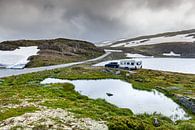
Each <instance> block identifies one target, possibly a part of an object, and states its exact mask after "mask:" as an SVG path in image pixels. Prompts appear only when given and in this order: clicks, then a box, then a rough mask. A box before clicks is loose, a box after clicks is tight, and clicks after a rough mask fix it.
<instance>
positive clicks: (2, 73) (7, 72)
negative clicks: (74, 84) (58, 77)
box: [0, 52, 111, 78]
mask: <svg viewBox="0 0 195 130" xmlns="http://www.w3.org/2000/svg"><path fill="white" fill-rule="evenodd" d="M110 54H111V52H106V53H105V54H104V55H102V56H100V57H97V58H94V59H90V60H85V61H80V62H73V63H67V64H60V65H53V66H45V67H37V68H25V69H0V78H5V77H9V76H14V75H15V76H16V75H21V74H28V73H32V72H40V71H45V70H53V69H57V68H65V67H70V66H73V65H79V64H84V63H87V62H92V61H97V60H101V59H103V58H105V57H106V56H108V55H110Z"/></svg>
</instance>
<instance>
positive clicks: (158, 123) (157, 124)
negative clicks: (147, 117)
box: [153, 118, 160, 127]
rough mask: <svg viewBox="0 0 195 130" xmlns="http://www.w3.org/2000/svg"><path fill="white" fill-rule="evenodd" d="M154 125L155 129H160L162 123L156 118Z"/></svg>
mask: <svg viewBox="0 0 195 130" xmlns="http://www.w3.org/2000/svg"><path fill="white" fill-rule="evenodd" d="M153 125H154V126H155V127H159V126H160V122H159V121H158V119H157V118H154V120H153Z"/></svg>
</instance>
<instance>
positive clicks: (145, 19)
mask: <svg viewBox="0 0 195 130" xmlns="http://www.w3.org/2000/svg"><path fill="white" fill-rule="evenodd" d="M194 12H195V0H0V41H3V40H16V39H47V38H72V39H81V40H87V41H91V42H101V41H110V40H111V41H113V40H117V39H121V38H131V37H135V36H140V35H146V34H155V33H161V32H167V31H177V30H178V31H179V30H186V29H194V28H195V13H194Z"/></svg>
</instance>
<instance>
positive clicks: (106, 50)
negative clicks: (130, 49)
mask: <svg viewBox="0 0 195 130" xmlns="http://www.w3.org/2000/svg"><path fill="white" fill-rule="evenodd" d="M104 51H105V52H123V51H122V50H109V49H105V50H104Z"/></svg>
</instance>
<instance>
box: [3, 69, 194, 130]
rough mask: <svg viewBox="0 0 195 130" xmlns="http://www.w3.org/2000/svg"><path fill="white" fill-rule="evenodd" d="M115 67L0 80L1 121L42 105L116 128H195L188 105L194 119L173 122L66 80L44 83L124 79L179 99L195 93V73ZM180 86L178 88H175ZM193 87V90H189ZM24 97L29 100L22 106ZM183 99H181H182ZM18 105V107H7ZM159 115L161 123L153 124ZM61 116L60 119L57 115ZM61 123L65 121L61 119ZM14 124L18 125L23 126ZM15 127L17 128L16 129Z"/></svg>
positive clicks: (151, 129)
mask: <svg viewBox="0 0 195 130" xmlns="http://www.w3.org/2000/svg"><path fill="white" fill-rule="evenodd" d="M115 71H116V70H115V69H111V71H109V72H108V71H105V68H101V67H89V66H87V65H85V66H84V65H80V66H75V67H71V68H62V69H55V70H50V71H43V72H37V73H31V74H25V75H19V76H12V77H8V78H3V79H1V80H0V89H1V93H0V107H1V109H0V110H1V111H0V124H1V122H3V121H4V120H6V119H8V118H11V117H16V116H20V115H23V114H25V113H27V112H28V113H33V112H35V111H38V110H40V109H41V108H40V107H37V106H42V107H46V108H47V109H59V108H60V109H63V110H66V111H69V112H71V113H73V114H75V116H76V117H77V118H92V119H94V120H97V121H105V122H106V124H107V125H108V127H109V129H111V130H112V129H113V130H124V129H126V130H132V129H133V130H144V129H146V130H148V129H150V130H153V129H155V130H156V129H159V130H168V129H170V130H174V129H175V130H177V129H179V130H193V129H195V116H194V114H193V113H192V112H191V111H190V110H187V109H185V108H184V109H185V110H186V111H187V112H188V114H189V115H190V116H191V117H192V119H191V120H187V121H177V122H175V123H174V122H172V121H171V120H170V119H169V118H167V117H164V116H162V115H156V114H155V113H154V114H153V115H147V114H142V115H134V114H133V113H132V112H131V110H129V109H123V108H118V107H117V106H115V105H112V104H110V103H107V102H106V101H105V100H103V99H97V100H93V99H90V98H88V97H87V96H83V95H80V94H79V93H78V92H76V91H75V90H74V86H73V85H72V84H69V83H64V84H45V85H43V84H40V82H41V81H43V80H44V79H45V78H59V79H68V80H76V79H111V78H112V79H121V80H125V81H127V82H130V83H132V84H133V87H134V88H136V89H144V90H148V91H150V90H152V89H157V90H158V91H161V92H163V93H164V94H166V95H167V96H168V97H170V98H172V99H173V100H174V101H176V102H178V101H177V98H176V97H177V95H178V96H181V95H182V96H188V97H191V98H194V97H195V93H194V92H195V75H186V74H179V73H177V74H175V73H169V72H160V71H152V70H137V71H135V73H131V74H130V75H128V76H127V73H128V71H125V70H121V73H120V74H118V75H116V74H115V73H114V72H115ZM172 87H174V88H175V87H176V88H178V89H172ZM189 91H190V92H191V93H189ZM23 101H27V102H28V103H29V104H33V103H34V104H37V105H25V106H22V107H21V105H20V104H22V102H23ZM178 103H179V102H178ZM6 106H15V107H6ZM155 118H157V119H158V120H159V122H160V126H159V127H155V126H154V125H153V120H154V119H155ZM55 120H57V119H55ZM58 123H62V122H60V121H58ZM35 126H36V124H35ZM19 127H20V126H18V127H14V128H19ZM14 128H13V129H14ZM36 129H47V126H44V125H41V126H40V125H37V126H36Z"/></svg>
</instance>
